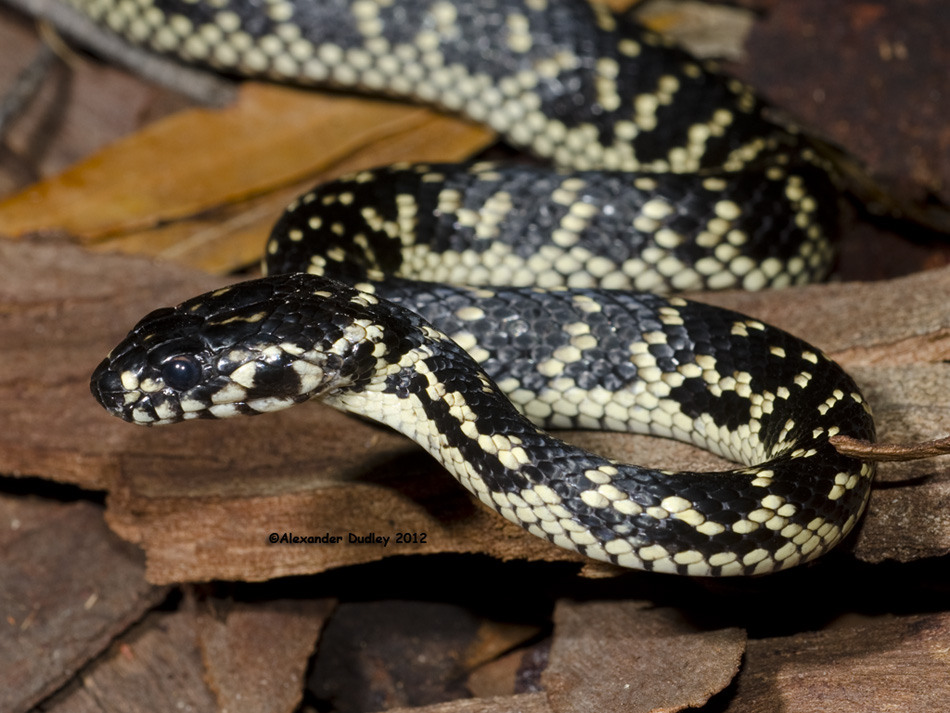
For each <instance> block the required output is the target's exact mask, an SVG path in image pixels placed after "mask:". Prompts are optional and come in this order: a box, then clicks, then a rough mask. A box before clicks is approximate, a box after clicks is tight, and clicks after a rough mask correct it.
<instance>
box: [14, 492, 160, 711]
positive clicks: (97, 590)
mask: <svg viewBox="0 0 950 713" xmlns="http://www.w3.org/2000/svg"><path fill="white" fill-rule="evenodd" d="M0 522H2V523H3V524H4V527H3V528H0V612H2V618H3V621H2V626H3V628H4V633H3V636H0V710H3V711H6V712H7V713H17V712H18V711H26V710H29V709H31V708H32V707H33V706H34V705H36V704H37V703H38V702H39V701H41V700H42V699H44V698H45V697H47V696H48V695H50V694H51V693H52V692H53V691H55V690H56V689H57V688H59V687H60V686H62V685H63V684H64V683H65V682H66V681H67V680H69V678H70V677H71V676H72V675H73V674H75V672H76V671H77V670H79V669H80V668H82V666H83V665H85V664H86V663H87V662H88V661H89V660H91V659H92V658H93V657H95V656H96V655H98V654H99V653H100V652H101V651H103V650H104V649H105V648H106V647H107V646H108V645H109V642H110V641H111V640H112V638H113V637H115V636H117V635H118V634H119V633H120V632H122V631H123V630H124V629H126V628H127V627H128V626H129V625H130V624H131V623H132V622H134V621H136V620H137V619H138V618H139V617H141V616H142V614H144V613H145V612H146V611H147V610H148V609H149V608H151V607H152V606H154V605H155V604H157V603H158V602H160V601H161V600H162V599H163V598H164V597H165V594H166V590H165V589H164V588H162V587H154V586H150V585H148V584H147V583H146V582H145V579H144V572H145V568H144V565H143V562H142V556H141V553H139V552H138V551H136V550H135V548H133V547H130V546H129V545H128V543H125V542H122V541H121V540H119V539H118V538H117V537H116V536H115V535H114V534H113V533H111V532H109V530H108V529H107V528H106V526H105V524H104V523H103V521H102V508H101V507H99V506H97V505H94V504H92V503H88V502H83V501H78V502H73V503H60V502H55V501H45V500H40V499H39V498H33V497H14V496H8V495H0Z"/></svg>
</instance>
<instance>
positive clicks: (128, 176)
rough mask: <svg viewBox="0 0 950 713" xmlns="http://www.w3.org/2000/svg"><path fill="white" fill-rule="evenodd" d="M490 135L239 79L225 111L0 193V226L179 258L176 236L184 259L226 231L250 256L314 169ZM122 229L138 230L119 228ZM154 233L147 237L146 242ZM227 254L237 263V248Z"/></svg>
mask: <svg viewBox="0 0 950 713" xmlns="http://www.w3.org/2000/svg"><path fill="white" fill-rule="evenodd" d="M492 137H493V134H492V133H491V132H489V131H487V130H486V129H482V128H480V127H476V126H474V125H472V124H468V123H464V122H462V121H460V120H457V119H449V118H447V117H445V116H442V115H439V114H435V113H433V112H432V111H430V110H427V109H422V108H418V107H413V106H405V105H399V104H394V103H392V102H386V101H374V100H369V99H362V98H354V97H347V96H341V95H325V94H320V93H317V92H312V91H302V90H296V89H290V88H286V87H279V86H273V85H268V84H257V83H251V82H249V83H246V84H244V85H243V86H242V88H241V91H240V97H239V101H238V102H237V103H236V104H235V105H233V106H231V107H228V108H226V109H222V110H213V109H190V110H186V111H182V112H179V113H177V114H175V115H172V116H170V117H167V118H165V119H163V120H161V121H158V122H155V123H154V124H152V125H150V126H148V127H146V128H144V129H142V130H141V131H139V132H137V133H135V134H133V135H131V136H129V137H126V138H125V139H122V140H121V141H118V142H117V143H115V144H113V145H111V146H109V147H108V148H106V149H104V150H102V151H100V152H98V153H96V154H95V155H93V156H91V157H89V158H87V159H85V160H83V161H81V162H80V163H78V164H76V165H75V166H73V167H71V168H69V169H68V170H67V171H65V172H64V173H62V174H60V175H59V176H56V177H55V178H51V179H49V180H46V181H44V182H42V183H39V184H36V185H34V186H32V187H30V188H28V189H26V190H24V191H22V192H21V193H19V194H17V195H15V196H13V197H11V198H9V199H7V200H5V201H3V202H2V203H0V233H6V234H8V235H14V236H17V235H23V234H28V233H34V232H43V231H50V230H63V231H66V232H67V233H70V234H72V235H75V236H77V237H78V238H79V240H80V241H81V242H83V243H93V242H97V241H100V240H102V239H103V238H105V237H108V236H116V235H120V236H122V237H121V239H120V240H119V241H118V242H117V243H116V246H117V247H120V248H121V249H124V250H126V251H135V252H144V253H146V254H152V255H159V254H162V253H167V252H168V251H170V250H171V251H172V252H173V255H175V256H177V257H178V258H179V259H180V260H181V261H184V262H189V260H188V257H187V256H188V252H189V251H188V246H186V247H185V248H181V247H178V248H173V247H171V245H170V244H169V243H170V242H171V243H172V244H177V242H178V241H180V240H182V239H184V240H186V241H188V242H189V243H192V246H191V247H192V248H195V249H198V250H199V252H200V253H201V254H202V255H204V256H205V257H203V258H202V259H200V260H197V259H196V260H194V261H191V262H192V264H196V263H201V264H203V265H209V263H208V258H207V255H208V254H209V252H210V254H212V255H228V254H229V252H230V251H232V250H234V247H233V246H232V245H230V242H232V241H231V240H230V237H231V235H232V233H234V232H235V231H236V232H237V233H238V234H239V235H243V236H244V239H245V240H246V241H247V243H250V244H251V245H252V248H248V249H251V250H253V252H252V253H251V254H252V255H253V256H254V257H255V259H256V258H257V257H258V256H259V255H260V254H261V252H262V251H263V244H264V238H265V237H266V235H267V232H268V230H269V227H270V225H272V224H273V222H274V220H275V219H276V217H277V215H278V214H279V212H280V210H281V209H282V208H283V207H284V206H285V205H286V204H287V203H288V202H289V201H290V199H291V198H292V195H291V194H297V193H300V192H303V191H304V190H305V189H306V188H307V187H309V184H310V183H311V182H313V181H315V177H320V178H322V179H325V178H328V177H329V176H330V175H338V174H339V173H343V172H346V171H350V170H355V169H357V168H368V167H370V166H372V165H376V164H378V163H391V162H394V161H400V160H434V159H437V158H438V159H441V160H446V161H452V160H459V159H461V158H465V157H467V156H469V155H471V154H472V153H474V152H475V151H477V150H478V149H480V148H483V147H484V146H485V145H487V143H489V142H490V141H491V140H492ZM120 177H121V178H120ZM301 181H303V183H302V184H301V183H300V182H301ZM288 186H289V188H288ZM275 190H276V191H278V194H277V195H276V196H275V197H274V198H272V199H271V200H268V201H266V202H265V203H264V204H263V206H262V205H258V206H256V207H255V208H254V209H253V211H252V214H251V215H250V216H247V215H245V210H246V208H245V207H243V206H241V207H238V208H237V209H236V211H232V213H233V215H232V217H231V219H230V221H228V220H225V221H222V220H221V217H220V216H211V219H212V220H213V221H214V223H215V227H214V228H213V229H212V227H210V226H206V227H205V228H204V229H203V230H202V231H201V232H200V233H198V234H197V235H195V233H196V232H197V228H198V227H199V226H200V224H201V223H202V222H204V223H206V224H207V221H208V217H205V216H201V214H205V213H207V212H209V211H213V210H216V209H219V208H221V207H222V206H227V205H229V204H234V203H237V202H240V201H244V200H247V199H249V198H251V197H254V196H258V195H260V194H263V193H267V192H270V191H275ZM197 216H201V217H197ZM183 219H191V220H197V221H198V225H195V224H186V225H183V226H176V227H175V229H174V230H173V231H172V232H169V229H168V228H161V229H158V230H157V232H156V234H155V235H153V234H152V231H151V230H150V229H152V228H155V226H158V225H160V224H164V223H168V222H173V221H180V220H183ZM222 222H223V223H224V225H223V226H222V225H221V223H222ZM250 226H253V230H250V233H248V230H249V228H250ZM145 229H149V230H147V231H146V232H142V231H143V230H145ZM130 231H138V232H136V233H133V234H132V235H125V234H127V233H129V232H130ZM153 239H154V240H155V241H156V242H157V244H156V245H150V243H151V242H152V240H153ZM208 243H213V246H212V247H211V249H210V250H209V247H208ZM247 243H245V244H247ZM237 252H238V255H239V256H240V257H241V259H246V256H247V253H246V252H244V251H242V250H238V251H237ZM245 264H246V263H245ZM210 265H211V266H217V267H219V269H224V268H233V266H234V262H233V261H227V260H226V261H225V262H224V263H223V265H222V264H221V258H220V257H218V258H217V260H216V261H212V262H211V263H210Z"/></svg>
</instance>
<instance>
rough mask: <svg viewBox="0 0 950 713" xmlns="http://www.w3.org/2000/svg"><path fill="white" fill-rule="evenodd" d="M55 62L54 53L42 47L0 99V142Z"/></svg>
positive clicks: (46, 47)
mask: <svg viewBox="0 0 950 713" xmlns="http://www.w3.org/2000/svg"><path fill="white" fill-rule="evenodd" d="M55 61H56V52H54V51H53V49H52V48H50V47H48V46H47V45H42V46H41V47H40V50H39V52H37V53H36V55H35V56H34V57H33V59H32V60H31V61H30V63H29V64H28V65H27V66H26V68H25V69H24V70H23V71H22V72H20V74H19V75H18V76H17V78H16V80H15V81H14V82H13V86H12V87H10V88H9V89H8V90H6V91H5V92H4V94H3V97H2V99H0V140H2V139H3V137H4V136H6V134H7V131H8V130H9V128H10V125H11V124H13V122H14V121H16V119H17V117H19V116H20V115H21V114H22V113H23V112H24V111H26V109H27V107H29V106H30V102H32V101H33V99H34V98H35V97H36V95H37V94H38V93H39V91H40V87H42V86H43V80H44V79H45V78H46V75H47V73H48V72H49V70H50V67H52V65H53V62H55Z"/></svg>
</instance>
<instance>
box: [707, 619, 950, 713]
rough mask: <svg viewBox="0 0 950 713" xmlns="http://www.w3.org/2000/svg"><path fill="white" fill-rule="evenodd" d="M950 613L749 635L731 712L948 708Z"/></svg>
mask: <svg viewBox="0 0 950 713" xmlns="http://www.w3.org/2000/svg"><path fill="white" fill-rule="evenodd" d="M948 641H950V615H948V614H947V613H946V612H941V613H938V614H925V615H917V616H901V617H894V618H889V617H879V618H872V619H868V620H866V621H864V620H858V621H852V622H844V623H842V624H840V625H838V626H833V627H830V628H828V629H825V630H822V631H816V632H806V633H799V634H794V635H792V636H787V637H781V638H768V639H761V640H757V641H756V640H752V641H749V644H748V648H747V651H746V656H745V662H744V664H743V670H742V674H741V675H740V676H739V677H738V686H737V689H736V693H735V696H734V697H733V698H732V699H731V700H730V702H729V705H728V706H727V707H726V708H725V709H724V710H725V711H727V712H728V713H772V711H778V710H787V711H795V712H796V713H826V712H827V711H835V712H836V713H867V712H868V711H874V712H875V713H903V712H904V711H942V710H946V709H947V700H948V699H950V676H948V675H947V671H948V667H950V655H948V650H947V642H948Z"/></svg>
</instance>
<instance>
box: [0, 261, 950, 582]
mask: <svg viewBox="0 0 950 713" xmlns="http://www.w3.org/2000/svg"><path fill="white" fill-rule="evenodd" d="M0 258H2V259H0V304H2V305H3V307H2V310H0V330H2V332H3V333H4V334H5V335H8V336H7V339H8V340H9V341H8V343H9V344H10V346H9V347H8V348H7V349H5V350H3V351H2V352H0V373H3V374H4V375H5V376H4V380H3V381H2V382H0V397H2V399H3V403H5V404H9V405H10V406H9V407H8V410H5V411H4V412H2V413H0V419H2V425H3V428H0V472H6V473H14V474H32V475H40V476H44V477H49V478H53V479H57V480H63V481H66V482H72V483H76V484H79V485H82V486H83V487H89V488H99V489H109V490H110V492H111V495H110V499H109V512H108V515H107V517H108V522H109V523H110V525H111V526H112V527H113V528H114V529H115V530H116V531H117V532H119V533H120V534H121V535H122V536H123V537H125V538H126V539H129V540H131V541H133V542H136V543H139V544H140V545H141V546H142V547H143V548H144V549H145V550H146V552H147V561H148V577H149V579H150V581H153V582H156V583H168V582H178V581H205V580H209V579H215V578H224V579H243V580H262V579H268V578H272V577H277V576H284V575H287V574H302V573H312V572H318V571H322V570H325V569H327V568H331V567H338V566H342V565H345V564H353V563H359V562H367V561H371V560H376V559H380V558H382V557H387V556H391V555H394V554H422V553H428V552H485V553H488V554H491V555H492V556H495V557H499V558H502V559H524V558H529V559H536V558H537V559H548V560H572V561H579V558H578V556H577V555H574V554H572V553H569V552H566V551H562V550H560V549H557V548H554V547H552V546H550V545H549V544H548V543H546V542H544V541H542V540H539V539H536V538H534V537H532V536H530V535H528V534H526V533H524V532H523V531H522V530H521V529H520V528H518V527H517V526H515V525H513V524H511V523H509V522H507V521H505V520H503V519H502V518H499V517H497V516H496V515H495V514H494V513H492V512H490V511H488V510H487V509H484V508H482V507H481V506H480V505H477V504H476V503H474V502H473V501H472V499H471V498H470V497H469V496H468V495H467V494H466V493H465V492H464V491H463V490H462V489H461V488H460V486H458V485H457V484H456V483H455V482H454V481H453V480H452V479H451V478H450V477H449V476H448V475H447V474H445V473H444V471H442V469H441V468H439V467H438V466H437V465H436V464H435V463H434V461H432V460H431V459H429V458H428V456H425V455H424V454H421V453H420V452H419V450H418V449H417V448H416V447H415V446H414V445H413V444H411V443H409V442H408V441H407V440H406V439H403V438H402V437H400V436H398V435H395V434H393V433H391V432H389V431H386V430H382V429H380V428H377V427H375V426H372V425H368V424H365V423H363V422H360V421H357V420H355V419H352V418H350V417H347V416H344V415H342V414H338V413H336V412H334V411H332V410H330V409H327V408H324V407H322V406H319V405H306V406H301V407H297V408H294V409H291V410H289V411H286V412H283V413H279V414H273V415H268V416H266V417H263V418H259V419H234V420H231V421H228V422H201V423H189V424H183V425H178V426H173V427H168V428H155V429H143V428H140V427H136V426H131V425H129V424H126V423H122V422H120V421H118V420H117V419H115V418H112V417H110V416H108V415H107V414H106V413H105V412H103V411H102V410H101V409H100V408H99V407H98V406H97V405H96V404H95V402H94V401H93V400H92V398H91V397H90V396H89V393H88V378H89V374H90V373H91V372H92V370H93V368H94V367H95V365H96V364H97V363H98V361H99V360H100V359H101V358H102V356H104V354H105V353H106V352H107V351H108V350H109V349H111V348H112V346H113V345H114V344H115V343H117V341H118V340H119V339H120V338H121V337H122V336H124V333H125V332H126V330H127V329H128V328H129V327H130V326H131V325H132V324H133V323H134V322H136V321H137V320H138V319H139V318H140V317H141V316H142V315H143V314H145V313H146V312H148V311H150V310H151V309H154V308H156V307H158V306H164V305H167V304H174V303H175V302H177V301H180V300H181V299H184V298H186V297H189V296H192V295H193V294H196V293H199V292H202V291H205V290H207V289H210V288H211V287H212V286H218V285H220V284H221V281H220V280H215V279H212V278H208V277H207V276H204V275H200V274H197V273H190V272H188V271H187V270H183V269H181V270H179V269H173V268H169V267H167V266H161V265H158V264H155V263H151V262H149V261H146V260H141V259H128V258H120V257H117V256H106V255H103V256H91V255H88V254H84V253H83V252H82V251H80V250H78V249H73V248H69V247H67V246H58V247H56V246H50V245H43V244H39V245H28V244H14V243H2V242H0ZM948 276H950V271H948V270H939V271H933V272H931V273H923V274H921V275H919V276H917V277H915V278H906V279H900V280H894V281H891V282H888V283H882V284H881V285H877V286H868V285H862V284H856V285H832V286H826V287H815V288H806V289H799V290H793V291H786V292H783V293H770V294H768V293H766V294H761V295H755V296H752V297H747V296H742V295H736V294H733V295H720V296H716V295H711V296H708V297H710V298H711V299H712V300H714V301H719V302H730V301H731V302H732V303H733V304H731V305H730V306H744V307H747V308H751V309H746V311H747V312H749V313H751V314H753V315H754V316H757V317H760V318H763V319H767V320H768V321H773V322H775V323H777V324H778V325H779V326H782V325H785V326H788V325H789V324H791V325H793V326H794V325H796V324H797V325H799V326H800V327H801V328H802V331H803V332H805V333H806V336H808V337H810V338H811V339H812V340H813V341H815V342H816V343H817V344H818V345H819V346H821V347H823V348H825V349H826V350H829V351H835V350H837V351H840V352H842V353H847V345H848V344H849V343H851V342H852V341H855V342H856V341H861V342H863V343H864V344H865V345H867V348H868V349H871V350H877V351H878V353H879V354H881V355H885V354H886V347H887V345H889V344H895V343H900V342H901V341H902V340H903V339H904V338H903V337H902V336H901V335H902V334H905V335H906V334H909V335H911V336H912V338H914V339H919V340H926V339H927V338H928V335H933V334H939V333H940V332H941V330H943V329H944V327H945V324H946V320H947V317H946V316H945V312H944V306H945V304H946V297H947V294H946V292H947V281H948ZM895 293H897V294H895ZM743 303H744V304H743ZM897 305H900V307H901V310H900V312H899V313H893V312H892V313H893V314H894V316H893V318H892V319H891V320H890V321H886V320H883V318H882V319H881V321H880V322H879V323H875V322H871V323H870V324H869V323H868V322H867V320H862V319H861V318H860V315H861V314H865V315H868V316H869V317H870V316H874V315H877V314H878V313H879V312H881V311H887V310H892V308H895V307H896V306H897ZM783 306H784V307H783ZM839 312H840V314H841V316H842V319H843V321H841V322H839V321H837V320H838V313H839ZM802 313H804V314H806V315H811V316H810V317H809V319H810V320H811V322H810V323H805V321H804V320H803V318H802V316H801V315H802ZM814 315H826V317H824V318H816V317H815V316H814ZM832 325H835V326H832ZM879 332H883V337H881V338H878V337H875V334H877V333H879ZM849 335H850V336H849ZM816 336H817V337H821V339H815V337H816ZM908 338H910V337H908ZM825 339H827V340H828V342H827V343H826V342H825ZM849 340H850V341H849ZM829 344H830V349H829ZM876 344H877V345H879V346H875V345H876ZM940 353H941V352H940V351H939V350H938V351H937V352H926V351H925V352H924V353H923V354H922V356H921V359H922V361H923V363H921V364H919V365H917V366H915V368H914V369H909V368H907V367H900V368H896V367H889V366H882V365H873V366H868V367H864V368H862V369H860V370H856V371H855V375H856V376H859V381H860V382H861V386H862V388H863V389H865V390H867V392H868V394H869V398H870V400H871V403H872V406H874V407H875V408H877V409H878V417H879V419H878V420H879V428H880V431H881V434H882V436H884V437H888V438H890V437H891V436H892V435H893V436H894V437H903V436H905V435H906V436H908V437H909V438H910V439H912V440H925V439H927V438H933V437H936V436H941V435H945V434H946V433H948V432H950V420H948V419H950V414H948V412H947V410H946V409H945V408H943V407H942V406H941V404H942V401H941V394H942V393H947V392H948V391H950V384H948V383H947V380H948V378H950V374H948V367H947V366H946V365H945V364H942V363H939V362H937V363H928V362H930V361H931V360H937V359H939V356H940ZM878 361H885V362H886V360H885V359H882V360H878ZM899 361H900V362H904V361H906V358H905V357H904V356H901V357H900V359H899ZM911 414H914V419H915V420H913V421H911V420H909V419H910V415H911ZM569 437H570V438H571V439H573V440H575V441H578V442H580V443H581V444H582V445H588V446H591V447H592V448H593V449H594V450H597V451H599V452H603V453H604V454H605V455H608V456H611V457H617V458H621V459H624V460H632V461H635V462H640V463H644V464H647V465H663V466H665V467H705V468H716V467H721V466H719V465H717V460H716V459H714V458H713V457H711V456H709V455H707V454H703V453H701V452H699V451H697V450H696V449H694V448H691V447H689V446H684V445H680V444H672V443H669V442H666V441H660V440H656V439H648V438H643V437H634V436H623V435H616V434H584V435H582V436H579V435H577V434H571V435H570V436H569ZM947 460H948V459H946V458H944V459H936V460H933V461H923V462H921V463H918V464H888V465H886V466H882V467H881V473H882V481H883V480H886V481H897V482H898V485H894V486H888V489H887V490H883V489H882V488H881V487H879V488H877V489H876V490H875V493H874V495H873V497H872V502H871V506H870V508H869V513H868V518H867V521H866V523H865V529H866V531H867V532H868V533H869V535H868V538H867V540H861V541H859V549H858V554H859V556H862V557H863V556H865V554H864V551H863V550H862V547H864V544H863V543H865V542H866V543H867V545H868V547H869V549H868V552H869V554H868V555H867V556H868V557H869V558H871V559H875V560H877V559H881V558H892V557H901V558H906V557H921V556H938V555H940V554H943V553H946V552H947V542H946V539H947V536H946V533H947V527H946V526H945V524H944V523H945V520H943V519H942V518H943V515H942V510H943V509H945V508H944V507H943V505H942V504H943V503H945V502H946V498H947V495H946V493H947V490H948V489H950V483H948V481H947ZM718 463H721V461H718ZM922 468H924V469H928V470H927V471H926V473H927V474H928V475H927V479H926V480H920V479H919V478H917V476H919V475H920V474H921V473H922V472H924V471H922V470H921V469H922ZM908 478H910V479H908ZM898 495H899V497H896V496H898ZM889 508H895V509H894V510H890V509H889ZM914 511H917V512H921V513H924V516H923V519H922V520H921V521H922V522H925V523H927V526H926V527H925V528H921V527H899V526H893V525H895V524H900V523H903V522H905V520H904V518H906V516H907V514H908V513H910V512H914ZM272 533H276V534H277V536H278V538H281V537H282V536H283V535H284V534H285V533H286V534H287V535H288V537H289V538H292V537H293V536H297V537H300V536H304V537H307V536H324V535H327V534H329V535H331V536H334V537H340V538H342V541H339V542H336V543H330V542H312V543H309V544H308V543H297V544H293V543H288V544H282V543H280V542H278V543H276V544H272V543H270V542H269V537H270V535H271V534H272ZM397 533H410V542H409V543H408V544H403V545H398V546H397V545H396V544H395V542H394V541H393V538H394V537H395V535H396V534H397ZM413 533H415V534H416V535H421V534H423V533H424V534H425V535H426V538H425V539H426V541H425V542H420V541H419V540H420V539H421V538H419V537H416V538H412V537H411V535H412V534H413ZM351 534H352V535H353V537H354V538H361V539H362V540H363V541H362V542H360V543H357V542H354V543H350V542H349V539H350V535H351ZM370 535H372V536H373V537H386V536H388V537H390V538H391V539H390V541H389V542H388V543H387V544H386V546H383V544H382V542H375V543H371V544H366V539H365V538H367V537H369V536H370Z"/></svg>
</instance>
